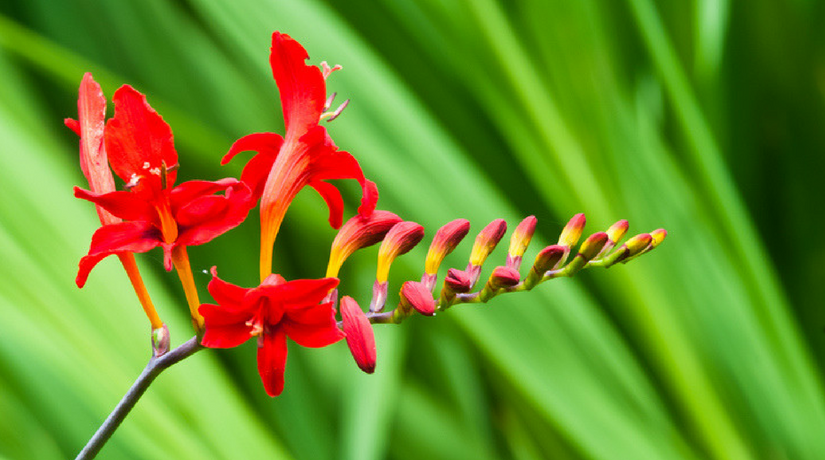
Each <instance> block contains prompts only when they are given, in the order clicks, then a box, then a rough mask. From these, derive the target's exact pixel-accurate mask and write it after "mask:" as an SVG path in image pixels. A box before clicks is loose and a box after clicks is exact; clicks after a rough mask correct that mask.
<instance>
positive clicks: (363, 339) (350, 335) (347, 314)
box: [341, 296, 376, 374]
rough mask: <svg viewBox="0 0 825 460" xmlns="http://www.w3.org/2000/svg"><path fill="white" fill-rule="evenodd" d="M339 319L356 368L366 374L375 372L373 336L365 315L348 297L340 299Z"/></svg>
mask: <svg viewBox="0 0 825 460" xmlns="http://www.w3.org/2000/svg"><path fill="white" fill-rule="evenodd" d="M341 318H342V323H343V328H344V333H346V334H347V346H348V347H349V351H350V353H352V357H353V358H355V363H356V364H358V367H359V368H361V370H362V371H364V372H366V373H367V374H372V373H373V372H375V361H376V350H375V334H374V333H373V330H372V325H371V324H370V321H369V319H367V315H365V314H364V311H363V310H361V307H359V306H358V303H357V302H356V301H355V300H354V299H353V298H352V297H349V296H344V298H342V299H341Z"/></svg>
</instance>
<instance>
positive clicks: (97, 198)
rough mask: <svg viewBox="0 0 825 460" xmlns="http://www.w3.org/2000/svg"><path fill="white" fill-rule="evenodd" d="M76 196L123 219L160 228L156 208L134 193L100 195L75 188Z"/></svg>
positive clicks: (121, 192) (120, 192)
mask: <svg viewBox="0 0 825 460" xmlns="http://www.w3.org/2000/svg"><path fill="white" fill-rule="evenodd" d="M74 196H75V197H77V198H80V199H83V200H87V201H91V202H92V203H94V204H96V205H98V206H100V207H102V208H103V209H105V210H106V211H108V212H110V213H112V215H114V216H116V217H119V218H121V219H125V220H140V221H145V222H151V223H152V224H153V225H157V226H160V221H159V220H158V213H157V211H156V210H155V207H154V206H152V205H151V204H149V203H148V202H147V201H146V200H144V199H142V198H141V197H140V196H138V195H136V194H134V193H130V192H123V191H119V192H109V193H102V194H98V193H94V192H90V191H88V190H84V189H82V188H80V187H75V188H74Z"/></svg>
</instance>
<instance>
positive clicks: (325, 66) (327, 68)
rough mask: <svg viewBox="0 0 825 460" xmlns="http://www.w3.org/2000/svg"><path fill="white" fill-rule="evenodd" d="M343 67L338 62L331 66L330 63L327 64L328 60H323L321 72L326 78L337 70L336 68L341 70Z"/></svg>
mask: <svg viewBox="0 0 825 460" xmlns="http://www.w3.org/2000/svg"><path fill="white" fill-rule="evenodd" d="M342 68H343V67H341V66H340V65H337V64H336V65H335V67H330V66H329V64H327V61H323V62H321V74H322V75H323V76H324V80H326V79H327V77H329V74H331V73H332V72H335V71H336V70H341V69H342Z"/></svg>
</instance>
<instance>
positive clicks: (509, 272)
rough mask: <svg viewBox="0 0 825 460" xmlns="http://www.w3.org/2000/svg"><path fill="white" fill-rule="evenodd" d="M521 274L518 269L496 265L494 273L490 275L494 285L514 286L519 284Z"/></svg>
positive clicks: (500, 286) (501, 286) (498, 286)
mask: <svg viewBox="0 0 825 460" xmlns="http://www.w3.org/2000/svg"><path fill="white" fill-rule="evenodd" d="M519 279H521V276H520V275H519V273H518V271H516V270H513V269H512V268H509V267H496V268H495V269H494V270H493V274H492V275H491V276H490V282H491V283H492V284H493V286H494V287H497V288H503V287H512V286H515V285H516V284H518V282H519Z"/></svg>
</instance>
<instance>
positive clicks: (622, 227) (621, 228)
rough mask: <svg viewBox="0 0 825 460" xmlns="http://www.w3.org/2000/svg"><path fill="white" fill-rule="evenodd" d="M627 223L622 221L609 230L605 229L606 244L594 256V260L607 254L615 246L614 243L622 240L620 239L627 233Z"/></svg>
mask: <svg viewBox="0 0 825 460" xmlns="http://www.w3.org/2000/svg"><path fill="white" fill-rule="evenodd" d="M627 229H628V223H627V221H626V220H624V219H622V220H620V221H618V222H616V223H615V224H613V225H611V226H610V228H608V229H607V232H605V233H607V243H605V244H604V247H602V250H601V251H599V253H598V254H596V257H594V259H597V258H599V257H600V256H602V255H604V254H607V253H608V252H610V250H611V249H613V248H614V247H615V246H616V243H617V242H618V241H619V240H621V239H622V237H623V236H624V235H625V233H627Z"/></svg>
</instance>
